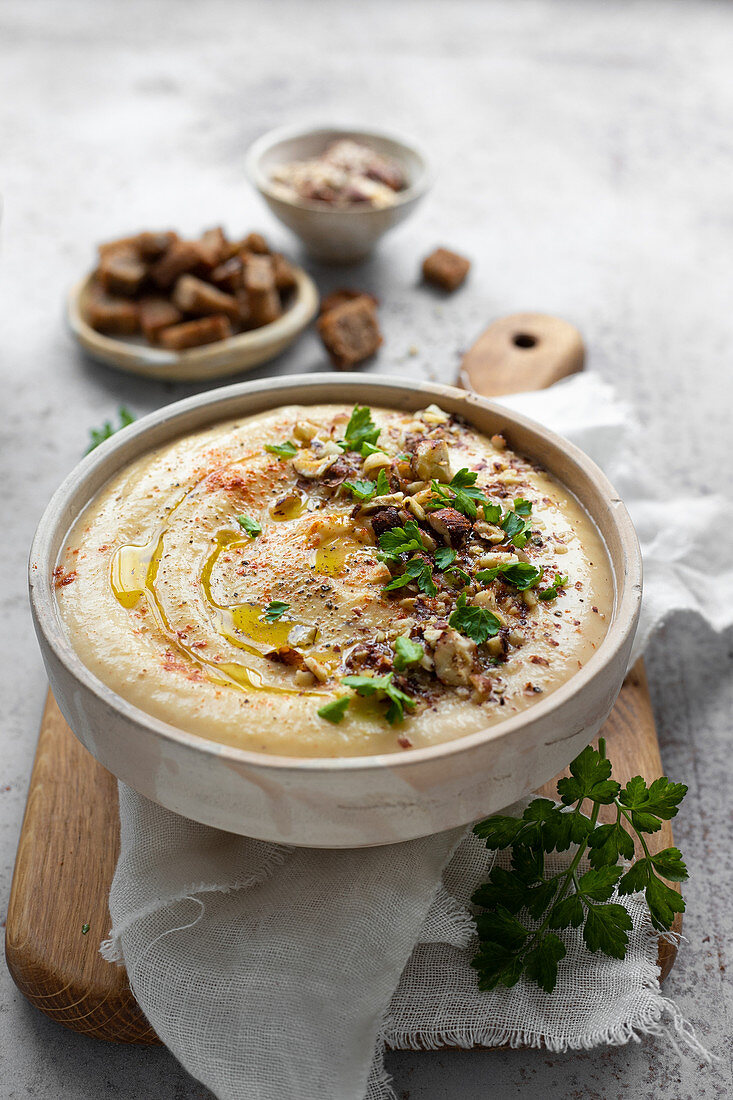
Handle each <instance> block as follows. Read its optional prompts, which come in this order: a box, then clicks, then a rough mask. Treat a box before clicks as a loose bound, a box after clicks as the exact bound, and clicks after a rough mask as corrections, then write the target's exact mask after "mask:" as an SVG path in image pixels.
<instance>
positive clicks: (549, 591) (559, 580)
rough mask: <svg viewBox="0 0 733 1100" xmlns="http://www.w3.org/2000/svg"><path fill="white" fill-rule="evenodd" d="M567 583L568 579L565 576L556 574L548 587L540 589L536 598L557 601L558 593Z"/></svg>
mask: <svg viewBox="0 0 733 1100" xmlns="http://www.w3.org/2000/svg"><path fill="white" fill-rule="evenodd" d="M567 583H568V578H567V577H566V576H565V577H561V576H560V574H559V573H558V575H557V576H556V577H555V579H554V581H553V582H552V584H550V585H548V586H547V588H541V589H540V590H539V592H538V593H537V596H538V598H539V599H540V600H554V599H557V597H558V595H559V593H560V589H561V588H564V587H565V585H566V584H567Z"/></svg>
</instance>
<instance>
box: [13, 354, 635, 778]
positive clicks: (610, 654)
mask: <svg viewBox="0 0 733 1100" xmlns="http://www.w3.org/2000/svg"><path fill="white" fill-rule="evenodd" d="M304 386H305V387H307V388H308V390H309V391H310V392H309V394H308V395H307V397H308V400H304V395H303V394H302V393H300V394H299V395H298V396H297V397H296V396H293V397H290V396H289V395H288V391H290V390H296V391H297V390H298V389H299V388H302V387H304ZM334 387H337V388H339V389H341V390H342V391H343V397H342V398H341V400H344V402H345V403H348V402H351V401H359V402H361V403H365V402H366V403H369V400H370V398H369V391H370V390H371V391H381V393H380V396H379V397H378V398H375V400H374V401H373V403H374V404H381V405H385V406H387V407H389V405H390V401H389V395H390V392H391V393H393V394H394V395H395V397H397V394H399V395H400V396H401V397H402V398H404V399H406V401H407V402H408V404H410V405H413V403H414V405H413V407H414V408H415V410H417V409H418V408H420V407H421V406H422V405H423V404H424V401H425V398H430V399H431V400H434V401H436V402H438V403H440V401H441V400H446V399H448V400H450V401H452V402H458V403H460V404H465V406H466V408H465V410H464V413H463V415H465V416H466V419H467V420H468V421H469V423H470V422H471V415H470V414H471V407H472V406H474V405H478V406H480V407H482V408H484V409H487V410H489V411H492V412H495V413H498V414H499V415H501V416H502V417H503V418H505V419H506V421H507V427H508V428H509V430H511V427H512V425H517V426H519V427H520V428H522V429H523V430H525V431H528V432H529V433H530V434H533V435H535V436H539V437H540V438H541V439H542V440H543V441H544V442H545V443H549V444H550V445H551V446H552V447H554V448H555V449H556V450H557V449H559V450H561V451H562V452H564V455H565V457H567V458H569V459H570V460H571V462H572V463H573V465H574V466H575V467H576V468H577V471H578V472H579V473H580V474H581V475H584V476H585V478H586V479H587V480H588V481H589V482H590V483H591V485H592V486H593V488H594V489H595V490H597V491H598V492H600V493H601V494H602V495H603V496H604V497H605V499H606V501H607V503H608V504H610V505H613V507H612V509H610V510H609V515H610V516H612V517H613V522H614V525H615V527H616V531H617V534H618V537H619V545H620V549H621V553H622V555H623V558H624V562H625V571H624V573H623V575H619V573H618V571H617V570H616V569H615V567H614V564H613V562H612V561H611V559H610V554H609V561H610V564H611V568H612V571H613V574H614V583H615V590H616V592H615V597H616V598H615V604H614V611H613V616H612V619H611V623H610V625H609V628H608V631H607V632H606V634H605V636H604V637H603V639H602V641H601V642H600V644H599V646H598V648H597V649H596V651H595V652H594V653H593V654H592V655H591V656H590V657H589V659H588V660H587V661H586V663H585V664H584V665H583V667H582V668H581V669H579V670H578V671H577V672H575V673H573V675H572V676H571V677H570V678H569V679H568V680H567V681H566V682H565V683H564V684H561V685H560V687H558V688H556V689H555V690H554V691H552V692H550V693H549V694H548V695H547V696H545V697H544V698H542V699H540V700H538V701H537V702H535V703H533V704H532V706H531V707H528V708H527V709H526V710H524V711H522V712H520V713H519V714H516V715H514V716H512V717H511V718H507V719H506V720H505V721H502V722H497V723H495V724H494V725H491V726H485V727H484V728H483V729H480V730H477V731H476V732H474V733H469V734H466V735H464V736H462V737H458V738H456V739H455V740H453V741H444V742H440V743H439V744H436V745H431V746H428V747H425V748H417V749H410V750H409V751H408V752H404V753H377V754H373V755H369V756H343V757H299V756H285V755H281V754H275V753H263V752H254V751H252V750H250V749H242V748H237V747H235V746H232V745H226V744H222V743H221V742H218V741H213V740H209V739H207V738H205V737H202V736H200V735H199V734H195V733H190V732H188V731H186V730H182V729H180V728H179V727H178V726H175V725H173V724H171V723H168V722H165V721H163V720H162V719H159V718H156V717H154V716H153V715H151V714H148V713H147V712H146V711H144V710H142V709H141V708H139V707H137V706H135V705H134V704H132V703H129V702H128V701H127V700H125V699H124V698H123V697H122V696H120V695H118V694H117V692H115V691H114V690H113V689H112V688H110V687H108V686H107V685H106V684H105V683H104V682H103V681H102V680H100V679H99V678H98V677H97V676H95V675H94V673H93V672H92V671H91V670H90V669H89V668H87V666H86V665H85V664H84V662H83V661H82V659H81V657H79V655H78V654H77V652H76V650H75V649H74V647H73V644H72V642H71V639H70V638H69V637H68V635H67V633H66V630H65V628H64V626H63V623H62V620H61V616H60V612H59V609H58V604H57V602H56V598H55V595H54V589H53V585H52V583H51V577H52V573H53V569H54V568H55V566H56V557H55V556H53V557H52V547H53V543H54V540H55V539H56V537H57V535H58V534H59V528H60V527H61V525H62V523H63V530H62V531H61V532H60V534H61V538H62V540H63V538H64V537H65V535H66V533H67V532H68V531H69V529H70V527H71V526H73V523H75V522H76V519H77V518H78V516H79V514H81V513H80V511H77V512H76V514H75V515H74V516H73V518H72V519H71V520H70V521H69V522H66V521H65V519H64V517H65V515H66V514H67V513H68V510H69V509H68V502H69V498H70V497H71V496H72V494H73V493H74V492H78V491H79V489H80V487H82V486H83V485H84V483H85V482H87V481H88V480H91V479H92V478H93V475H94V474H95V473H97V471H98V470H99V469H100V467H105V466H110V467H113V468H110V469H109V470H108V471H107V476H106V478H105V481H104V482H102V483H101V484H104V483H105V482H106V481H107V480H109V478H110V477H112V476H114V475H115V473H117V472H118V471H119V470H120V469H122V468H123V466H125V465H127V464H128V463H129V462H131V461H133V460H134V459H135V458H137V457H140V456H142V455H143V454H144V453H145V452H146V450H148V449H151V448H150V447H146V446H145V440H146V437H147V436H148V435H149V434H150V432H151V431H152V430H153V429H155V428H157V427H158V426H159V425H165V424H169V425H175V424H177V423H178V422H179V421H181V420H182V419H184V418H185V417H186V415H187V414H190V413H195V412H197V411H199V410H206V411H207V412H208V413H209V414H210V415H208V416H202V417H201V420H200V422H198V423H197V425H196V426H192V425H189V426H187V427H186V428H183V429H181V430H180V431H179V432H176V431H175V430H172V431H170V433H169V435H168V437H167V438H168V439H169V440H173V439H175V438H176V437H177V436H178V435H181V434H185V432H193V431H198V430H202V429H203V428H204V427H206V426H207V425H208V424H214V423H216V422H217V421H219V420H223V419H229V418H230V417H231V418H232V419H235V418H236V416H237V415H238V414H237V413H236V412H235V411H233V410H231V409H228V408H226V406H227V405H228V404H229V403H230V402H234V403H238V404H240V405H243V404H245V403H246V399H247V397H249V396H251V395H260V394H264V393H267V394H268V396H271V399H272V400H271V405H270V406H269V407H271V408H277V407H278V406H279V405H286V404H290V403H296V404H309V403H313V404H317V403H319V401H318V398H319V391H322V390H325V389H333V388H334ZM311 397H312V398H313V400H312V402H311V401H310V400H309V399H310V398H311ZM325 400H326V401H328V402H333V401H338V400H339V398H334V397H333V396H329V397H328V398H326V399H325ZM220 407H221V409H220ZM393 407H398V408H399V407H400V405H399V399H398V400H397V401H396V403H394V404H393ZM243 411H246V410H243ZM261 411H264V410H261ZM239 415H241V414H239ZM163 442H164V441H163V440H158V441H157V442H156V443H155V446H161V445H162V444H163ZM114 456H119V462H117V463H113V462H110V461H109V460H110V459H113V458H114ZM528 457H530V458H531V457H532V456H531V454H530V455H528ZM553 476H555V475H553ZM558 480H562V479H560V478H558ZM562 483H563V484H564V485H565V487H566V488H568V489H569V490H570V491H571V492H574V489H573V485H572V484H569V483H568V481H567V480H562ZM100 488H101V485H100ZM98 491H99V489H97V490H96V492H98ZM93 495H94V493H91V494H90V496H89V497H87V499H86V501H85V503H84V504H83V505H82V506H81V510H83V509H84V508H85V507H86V506H87V504H88V503H89V501H90V500H91V499H92V497H93ZM589 514H590V515H591V518H592V519H593V521H594V523H597V521H596V519H595V517H594V516H593V515H592V513H590V511H589ZM606 552H607V554H608V553H609V551H608V550H607V551H606ZM28 575H29V591H30V600H31V608H32V612H33V615H34V620H35V624H36V629H37V630H38V631H40V632H41V634H42V635H43V638H44V640H45V642H46V644H47V645H48V646H49V647H50V648H51V650H52V651H53V653H54V656H55V658H56V660H57V661H58V662H59V663H60V664H61V665H62V666H63V667H64V668H65V669H66V670H67V672H68V673H70V675H71V676H73V677H74V678H75V679H76V680H78V681H80V682H81V683H82V684H83V686H84V687H85V688H86V689H87V690H88V691H90V692H92V693H93V694H94V695H96V696H97V698H98V699H100V700H101V701H102V702H103V703H104V704H106V705H107V706H109V707H111V708H112V709H114V710H116V711H118V712H119V713H120V714H121V715H122V716H123V717H124V718H125V719H127V720H128V721H131V722H133V723H134V724H135V725H137V726H139V727H143V728H145V729H147V730H148V731H149V732H150V733H151V734H153V735H154V736H156V737H158V738H162V739H163V740H168V741H175V742H178V744H179V745H181V746H182V747H186V748H189V749H192V750H194V751H197V752H203V753H205V754H208V755H210V756H216V757H219V758H223V759H225V760H226V761H227V762H230V763H232V764H234V765H247V766H249V767H255V768H258V769H263V768H264V769H267V768H274V769H277V770H280V771H283V770H284V771H287V770H291V771H293V770H294V771H301V772H302V771H308V772H310V771H316V772H326V773H328V772H332V773H338V772H340V771H348V772H359V771H364V772H371V771H374V770H375V769H377V770H379V769H381V768H385V767H386V768H389V769H390V770H391V769H393V768H398V769H399V768H400V767H407V768H409V767H412V766H414V765H417V764H419V763H420V762H422V761H424V762H426V763H427V762H429V761H437V760H439V759H440V758H441V757H447V756H453V755H455V754H458V753H462V752H468V751H470V750H471V749H473V748H474V747H476V746H477V745H479V744H481V743H483V742H485V741H489V740H493V739H498V738H507V737H512V736H514V735H515V734H517V733H518V732H519V731H520V730H521V729H522V727H524V726H526V725H528V724H531V723H532V722H534V720H535V719H539V718H541V717H549V716H551V715H552V714H553V713H554V712H556V711H560V710H561V709H562V707H563V706H564V705H565V703H566V702H567V701H568V699H569V698H571V697H572V696H573V695H575V694H577V693H578V692H580V691H581V690H582V689H583V688H584V687H586V686H587V685H588V684H589V683H590V681H591V680H592V679H594V678H595V677H596V676H598V675H601V674H602V672H603V670H604V669H605V668H606V667H608V666H610V665H612V664H613V661H614V658H615V657H616V655H617V654H618V652H619V651H620V650H621V649H622V648H623V646H624V645H625V643H626V641H627V639H628V635H629V633H633V632H634V630H635V628H636V623H637V620H638V616H639V609H640V605H641V587H642V562H641V550H640V547H639V541H638V538H637V535H636V531H635V529H634V526H633V524H632V522H631V517H630V516H629V513H628V511H627V510H626V507H625V505H624V504H623V502H622V501H621V500H620V499H619V497H618V494H617V493H616V491H615V489H614V488H613V486H612V485H611V483H610V481H609V480H608V478H607V477H606V475H605V474H604V473H603V472H602V471H601V470H600V469H599V467H598V466H597V465H596V464H595V462H593V460H592V459H590V458H588V456H587V455H586V454H585V453H584V452H583V451H581V450H580V449H579V448H578V447H576V446H575V445H574V444H573V443H570V442H569V441H568V440H566V439H563V438H562V437H561V436H559V435H557V434H556V433H555V432H552V431H550V430H549V429H547V428H544V427H542V425H540V424H538V423H537V422H536V421H534V420H531V419H530V418H529V417H526V416H524V415H522V414H520V413H515V412H514V411H513V410H511V409H509V408H507V407H506V406H504V405H502V404H501V403H500V402H495V401H490V400H488V399H486V398H483V397H479V396H478V395H476V394H473V393H470V392H468V391H465V390H460V389H458V388H456V387H454V386H446V385H443V384H440V383H432V382H423V381H420V380H416V379H410V378H398V377H393V376H383V377H380V376H378V375H377V376H374V377H373V378H370V379H367V378H363V377H362V376H361V375H359V374H355V373H344V374H343V375H340V376H338V377H334V375H333V374H327V373H318V374H310V375H309V374H305V375H304V374H300V375H286V376H283V377H279V378H265V379H258V380H255V381H251V382H240V383H236V384H234V385H231V386H224V387H220V388H218V389H215V390H209V391H206V392H204V393H201V394H196V395H194V396H193V397H187V398H184V399H183V400H181V401H176V402H173V403H172V404H170V405H166V406H163V408H161V409H158V410H157V411H156V412H153V413H150V414H148V415H147V416H144V417H142V418H141V419H140V420H138V421H135V423H134V424H132V425H130V426H129V427H128V428H125V429H124V430H123V431H121V432H118V433H117V434H116V435H114V436H112V437H111V438H110V439H108V440H106V441H105V442H104V443H102V444H101V445H100V446H98V447H97V448H95V450H94V451H92V452H91V453H90V454H88V455H86V456H85V457H84V458H83V459H82V460H81V462H80V463H78V465H77V466H76V467H75V468H74V469H73V470H72V471H71V473H69V474H68V475H67V477H66V478H65V479H64V481H63V482H62V484H61V485H60V486H59V488H58V489H57V490H56V492H55V493H54V495H53V496H52V498H51V500H50V501H49V503H48V505H47V507H46V509H45V511H44V513H43V515H42V517H41V519H40V521H39V524H38V527H37V529H36V533H35V536H34V538H33V543H32V545H31V552H30V559H29V564H28Z"/></svg>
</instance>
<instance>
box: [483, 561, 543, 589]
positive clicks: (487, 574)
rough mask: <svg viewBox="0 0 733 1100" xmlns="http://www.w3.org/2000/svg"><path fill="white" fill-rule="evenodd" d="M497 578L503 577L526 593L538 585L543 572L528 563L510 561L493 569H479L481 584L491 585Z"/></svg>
mask: <svg viewBox="0 0 733 1100" xmlns="http://www.w3.org/2000/svg"><path fill="white" fill-rule="evenodd" d="M497 577H503V579H504V580H505V581H509V583H510V584H513V585H514V587H515V588H518V589H519V591H520V592H524V591H526V589H528V588H532V586H533V585H535V584H537V582H538V581H539V580H540V578H541V577H542V570H541V569H538V568H537V566H536V565H530V563H529V562H526V561H510V562H502V563H501V564H500V565H494V566H492V567H491V569H479V571H478V572H477V573H476V580H477V581H480V583H481V584H490V583H491V582H492V581H495V580H496V578H497Z"/></svg>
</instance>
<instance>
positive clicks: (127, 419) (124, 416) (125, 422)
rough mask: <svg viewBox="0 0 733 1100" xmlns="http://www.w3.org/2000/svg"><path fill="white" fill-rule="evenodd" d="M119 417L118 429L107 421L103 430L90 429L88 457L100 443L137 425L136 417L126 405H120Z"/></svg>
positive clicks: (86, 452)
mask: <svg viewBox="0 0 733 1100" xmlns="http://www.w3.org/2000/svg"><path fill="white" fill-rule="evenodd" d="M117 415H118V417H119V418H120V423H119V425H118V426H117V427H116V428H115V427H114V425H113V424H112V421H111V420H105V422H104V424H103V425H102V427H101V428H90V429H89V446H88V447H87V449H86V451H85V452H84V454H85V455H88V454H89V452H90V451H93V450H94V449H95V447H98V446H99V444H100V443H104V441H105V440H106V439H111V438H112V436H113V435H115V434H116V432H119V431H122V429H123V428H127V427H129V425H130V424H134V423H135V417H134V415H133V414H132V413H131V412H130V410H129V409H128V408H126V407H125V406H124V405H120V407H119V409H118V410H117Z"/></svg>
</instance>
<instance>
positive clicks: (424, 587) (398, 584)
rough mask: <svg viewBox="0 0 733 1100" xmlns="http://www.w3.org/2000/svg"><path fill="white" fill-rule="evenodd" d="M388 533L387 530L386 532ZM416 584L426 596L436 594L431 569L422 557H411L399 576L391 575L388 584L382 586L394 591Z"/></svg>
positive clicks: (385, 589) (387, 590)
mask: <svg viewBox="0 0 733 1100" xmlns="http://www.w3.org/2000/svg"><path fill="white" fill-rule="evenodd" d="M387 534H389V532H387ZM408 584H416V585H417V587H418V588H419V589H420V591H421V592H424V593H425V594H426V595H427V596H437V594H438V589H437V588H436V587H435V581H434V580H433V571H432V569H431V568H430V563H429V562H427V561H425V559H424V558H411V559H410V561H408V563H407V565H406V566H405V571H404V573H402V574H401V575H400V576H399V577H393V578H392V580H391V581H390V582H389V584H386V585H385V586H384V589H383V591H384V592H394V591H396V589H398V588H404V587H405V585H408Z"/></svg>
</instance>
